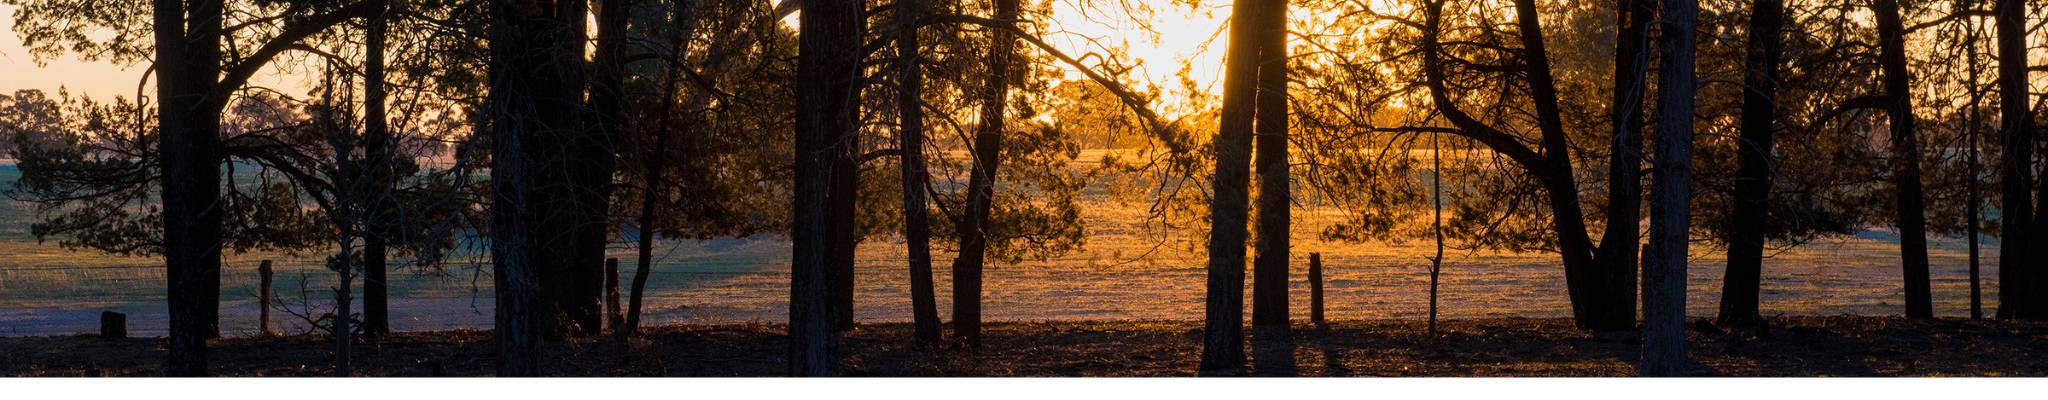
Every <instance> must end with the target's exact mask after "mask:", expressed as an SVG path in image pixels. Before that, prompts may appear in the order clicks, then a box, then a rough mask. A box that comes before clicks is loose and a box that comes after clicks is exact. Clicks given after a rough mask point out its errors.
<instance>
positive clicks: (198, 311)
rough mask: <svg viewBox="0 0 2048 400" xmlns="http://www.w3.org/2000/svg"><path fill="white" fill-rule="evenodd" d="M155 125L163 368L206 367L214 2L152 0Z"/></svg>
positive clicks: (212, 214) (212, 290) (211, 256)
mask: <svg viewBox="0 0 2048 400" xmlns="http://www.w3.org/2000/svg"><path fill="white" fill-rule="evenodd" d="M153 5H154V7H153V8H154V21H155V28H154V29H155V37H156V43H157V48H156V63H155V65H156V72H157V99H158V102H159V106H158V108H157V118H158V120H157V121H158V122H157V126H158V130H159V131H160V132H161V134H160V135H159V136H158V139H159V140H160V142H159V143H158V145H159V151H160V152H161V157H162V161H161V162H162V172H163V188H162V198H163V223H164V227H163V228H164V266H165V277H166V278H168V281H169V282H168V285H167V286H168V287H167V290H166V293H165V298H166V299H168V300H169V301H168V302H169V303H170V304H169V311H170V342H169V343H170V344H169V348H170V351H169V352H168V354H169V358H168V359H167V360H166V361H165V363H164V374H165V375H170V376H201V375H205V374H206V373H207V371H206V370H207V368H206V362H207V360H206V358H207V357H206V341H207V339H210V338H212V337H214V336H216V335H217V334H218V333H219V328H218V325H217V321H218V320H219V315H220V248H221V208H220V201H219V200H220V165H221V161H222V151H221V146H220V136H219V132H220V109H221V107H222V105H223V104H225V102H226V99H223V98H220V96H219V95H218V94H217V91H215V90H214V89H215V87H216V86H217V85H218V82H219V76H220V67H221V37H222V36H221V20H222V19H223V18H224V16H223V13H222V7H221V2H220V1H218V0H213V1H208V0H195V1H180V0H155V2H154V3H153Z"/></svg>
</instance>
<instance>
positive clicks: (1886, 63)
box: [1871, 0, 1934, 319]
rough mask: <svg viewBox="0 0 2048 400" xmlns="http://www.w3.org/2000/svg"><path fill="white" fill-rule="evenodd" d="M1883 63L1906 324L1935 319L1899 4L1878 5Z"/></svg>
mask: <svg viewBox="0 0 2048 400" xmlns="http://www.w3.org/2000/svg"><path fill="white" fill-rule="evenodd" d="M1871 8H1872V10H1871V11H1873V12H1875V13H1876V14H1877V35H1878V51H1879V55H1878V63H1879V64H1882V67H1883V69H1884V88H1885V98H1886V100H1887V106H1886V108H1885V111H1886V112H1887V113H1888V114H1890V115H1891V134H1892V137H1891V144H1892V174H1893V176H1892V179H1893V183H1892V184H1893V187H1894V189H1895V190H1897V191H1898V193H1897V196H1898V210H1897V212H1898V221H1897V223H1898V226H1899V257H1900V258H1901V263H1902V265H1903V266H1904V267H1905V287H1906V318H1914V319H1927V318H1934V302H1933V296H1932V295H1931V292H1930V291H1929V289H1928V286H1929V283H1928V277H1927V215H1926V214H1927V204H1926V200H1925V196H1924V195H1923V194H1922V190H1921V187H1920V138H1919V133H1917V132H1915V131H1914V128H1913V124H1914V121H1913V120H1914V118H1913V89H1912V87H1911V86H1910V85H1909V82H1911V81H1912V79H1913V78H1912V76H1911V75H1909V74H1910V73H1909V72H1907V71H1906V37H1905V28H1904V26H1903V24H1902V23H1901V21H1900V19H1899V3H1898V0H1876V2H1875V3H1872V6H1871Z"/></svg>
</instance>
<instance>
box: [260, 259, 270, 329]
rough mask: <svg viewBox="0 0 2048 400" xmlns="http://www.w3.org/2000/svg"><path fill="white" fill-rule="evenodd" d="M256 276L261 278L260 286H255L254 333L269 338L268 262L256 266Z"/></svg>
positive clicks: (264, 261)
mask: <svg viewBox="0 0 2048 400" xmlns="http://www.w3.org/2000/svg"><path fill="white" fill-rule="evenodd" d="M256 275H258V276H260V277H261V278H260V279H258V281H259V283H258V285H260V286H257V290H256V293H257V295H256V301H257V302H258V303H259V304H257V305H256V309H257V312H256V331H257V332H258V333H261V334H263V335H264V336H269V335H270V304H271V303H270V300H271V298H270V278H271V276H272V275H273V271H271V269H270V260H263V263H262V264H260V265H257V266H256Z"/></svg>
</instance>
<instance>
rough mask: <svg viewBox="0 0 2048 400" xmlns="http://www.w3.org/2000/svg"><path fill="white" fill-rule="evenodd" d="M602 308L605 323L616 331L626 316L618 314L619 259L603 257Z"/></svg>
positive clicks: (623, 323)
mask: <svg viewBox="0 0 2048 400" xmlns="http://www.w3.org/2000/svg"><path fill="white" fill-rule="evenodd" d="M604 310H605V314H604V315H605V318H604V320H605V323H607V324H609V325H611V327H612V330H614V331H616V330H618V329H619V326H622V325H625V324H626V316H625V315H622V314H619V259H617V258H606V259H604Z"/></svg>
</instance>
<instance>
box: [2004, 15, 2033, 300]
mask: <svg viewBox="0 0 2048 400" xmlns="http://www.w3.org/2000/svg"><path fill="white" fill-rule="evenodd" d="M1996 13H1997V14H1998V16H1997V24H1998V28H1997V29H1998V43H1997V46H1998V91H1999V100H1998V109H1999V118H1998V119H1999V132H2000V134H1999V136H2001V137H2002V138H2003V139H2004V140H2003V142H2004V143H2002V146H2001V150H2000V151H1999V186H2000V193H1999V195H2000V199H1999V203H1998V208H1999V212H1998V218H1999V235H1998V240H1999V243H2000V245H1999V246H1998V315H1997V317H1998V318H2001V319H2005V318H2016V317H2020V316H2021V315H2023V314H2020V313H2017V312H2018V311H2020V310H2022V309H2024V308H2025V307H2024V306H2023V305H2022V304H2021V303H2022V302H2021V301H2020V299H2021V297H2020V295H2021V294H2022V292H2024V290H2023V287H2024V286H2025V285H2023V284H2022V282H2023V280H2022V279H2021V278H2022V276H2023V275H2024V272H2025V271H2026V270H2027V269H2029V268H2032V264H2030V263H2028V261H2029V258H2030V257H2032V256H2033V255H2032V254H2028V253H2029V251H2027V247H2028V246H2027V244H2030V243H2033V241H2032V238H2030V237H2029V236H2030V235H2031V234H2032V232H2030V231H2031V229H2030V228H2032V227H2030V226H2028V223H2029V222H2030V221H2032V220H2033V208H2032V206H2033V204H2031V202H2029V201H2028V200H2030V199H2031V198H2032V196H2033V192H2032V189H2031V187H2032V186H2033V177H2032V171H2031V170H2029V169H2028V168H2029V167H2030V166H2031V165H2032V164H2033V159H2034V156H2033V153H2034V133H2033V122H2032V121H2031V120H2030V119H2029V118H2031V116H2030V115H2028V112H2027V111H2028V110H2027V104H2028V103H2029V102H2030V101H2031V100H2029V97H2028V95H2027V47H2026V46H2027V38H2026V35H2027V28H2026V16H2027V3H2026V2H2025V1H2023V0H1999V1H1998V6H1997V11H1996Z"/></svg>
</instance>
